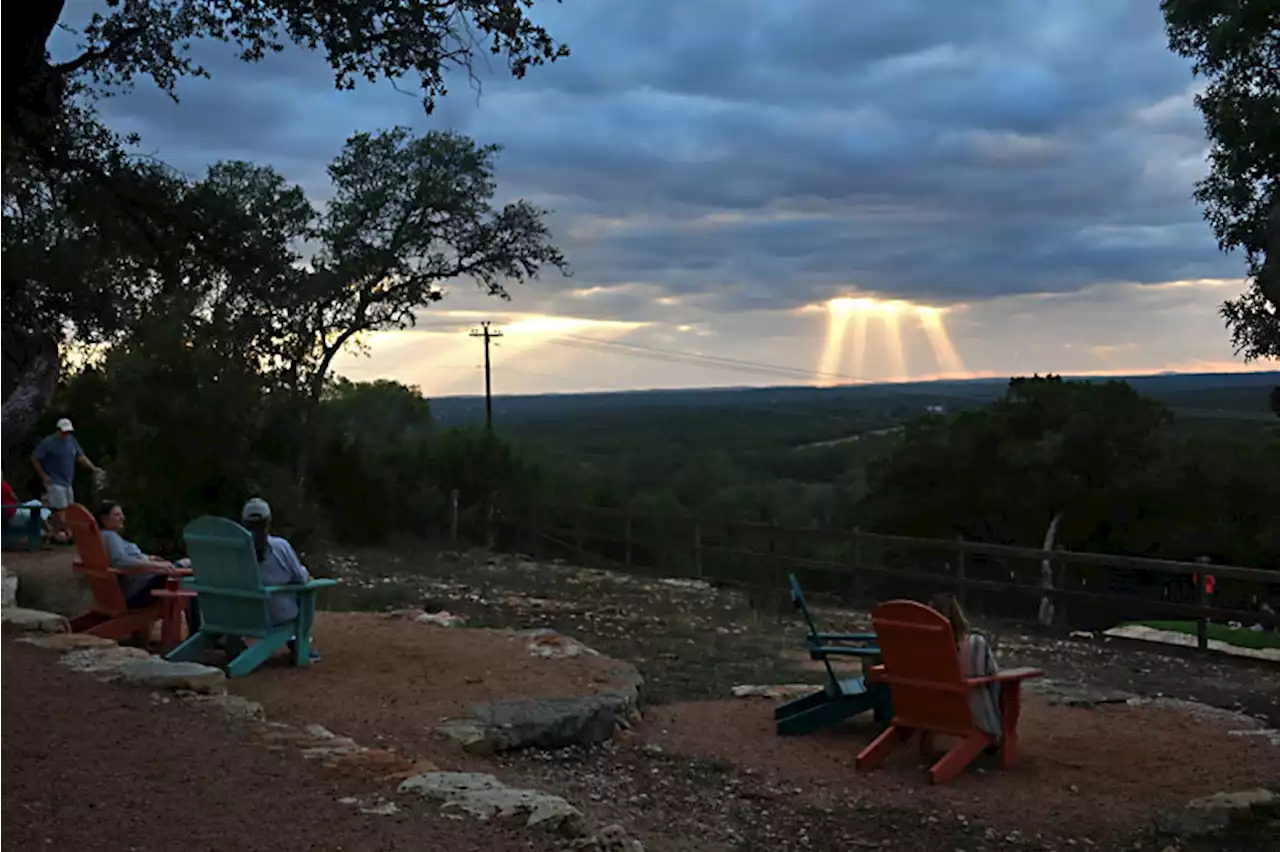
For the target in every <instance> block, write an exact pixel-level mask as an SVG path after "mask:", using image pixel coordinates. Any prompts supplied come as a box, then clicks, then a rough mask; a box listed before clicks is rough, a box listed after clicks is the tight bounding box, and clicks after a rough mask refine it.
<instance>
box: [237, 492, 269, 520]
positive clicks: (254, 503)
mask: <svg viewBox="0 0 1280 852" xmlns="http://www.w3.org/2000/svg"><path fill="white" fill-rule="evenodd" d="M240 519H241V520H243V521H269V520H271V506H270V505H269V504H268V503H267V501H266V500H263V499H262V498H261V497H254V498H253V499H252V500H250V501H249V502H248V503H245V504H244V508H243V509H241V510H240Z"/></svg>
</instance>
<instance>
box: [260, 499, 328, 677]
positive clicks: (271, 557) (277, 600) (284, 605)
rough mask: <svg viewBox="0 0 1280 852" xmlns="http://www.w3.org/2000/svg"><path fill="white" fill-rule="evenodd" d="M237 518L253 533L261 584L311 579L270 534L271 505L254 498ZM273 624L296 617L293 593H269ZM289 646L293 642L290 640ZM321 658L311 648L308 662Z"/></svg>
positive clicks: (295, 556) (289, 549) (286, 547)
mask: <svg viewBox="0 0 1280 852" xmlns="http://www.w3.org/2000/svg"><path fill="white" fill-rule="evenodd" d="M240 521H241V523H243V524H244V526H245V529H247V530H248V531H249V533H250V534H251V535H252V536H253V550H254V553H255V555H257V557H258V573H259V574H260V575H261V577H262V585H264V586H287V585H291V584H295V583H296V584H298V585H301V584H303V583H306V582H309V581H310V580H311V575H310V574H309V573H307V569H306V568H305V567H304V566H303V564H302V561H301V560H300V559H298V554H297V552H296V551H295V550H294V549H293V545H291V544H289V542H288V541H286V540H285V539H283V538H281V537H280V536H278V535H271V506H270V504H268V503H267V501H266V500H263V499H262V498H261V497H254V498H253V499H251V500H249V501H248V502H247V503H245V504H244V508H243V509H241V510H240ZM267 611H268V612H269V613H270V615H271V623H272V624H273V625H279V624H287V623H289V622H290V621H293V620H294V619H296V618H297V617H298V596H297V595H296V594H281V595H272V596H271V600H270V601H269V602H268V603H267ZM289 645H290V647H292V646H293V642H290V643H289ZM321 659H323V656H322V655H321V654H320V652H319V651H316V650H314V649H313V650H312V651H311V661H312V662H318V661H319V660H321Z"/></svg>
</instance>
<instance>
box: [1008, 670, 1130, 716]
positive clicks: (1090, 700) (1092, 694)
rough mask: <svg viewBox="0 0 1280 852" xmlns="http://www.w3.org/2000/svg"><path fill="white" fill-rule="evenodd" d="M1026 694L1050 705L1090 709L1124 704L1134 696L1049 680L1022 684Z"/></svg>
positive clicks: (1080, 684) (1116, 691) (1111, 690)
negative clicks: (1044, 700)
mask: <svg viewBox="0 0 1280 852" xmlns="http://www.w3.org/2000/svg"><path fill="white" fill-rule="evenodd" d="M1022 688H1023V689H1025V690H1026V691H1027V692H1032V693H1036V694H1037V695H1043V696H1044V697H1045V698H1046V699H1047V700H1048V702H1049V704H1050V705H1054V706H1056V705H1065V706H1067V707H1084V708H1089V709H1092V708H1094V707H1097V706H1098V705H1099V704H1124V703H1126V702H1128V701H1130V700H1131V699H1133V698H1135V697H1136V696H1135V695H1134V694H1133V693H1132V692H1122V691H1120V690H1118V689H1100V688H1098V687H1094V686H1086V685H1085V684H1082V683H1069V682H1066V681H1060V680H1052V679H1051V678H1047V677H1046V678H1035V679H1034V680H1030V681H1027V682H1026V683H1025V684H1023V687H1022Z"/></svg>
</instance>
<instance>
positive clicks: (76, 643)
mask: <svg viewBox="0 0 1280 852" xmlns="http://www.w3.org/2000/svg"><path fill="white" fill-rule="evenodd" d="M18 641H19V642H21V643H22V644H24V645H35V646H36V647H37V648H47V649H49V650H51V651H75V650H77V649H80V648H114V647H115V646H116V643H115V642H113V641H112V640H110V639H103V638H102V637H101V636H90V635H89V634H88V633H52V634H49V635H48V636H23V637H22V638H21V639H19V640H18Z"/></svg>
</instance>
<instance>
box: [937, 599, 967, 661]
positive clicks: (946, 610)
mask: <svg viewBox="0 0 1280 852" xmlns="http://www.w3.org/2000/svg"><path fill="white" fill-rule="evenodd" d="M929 606H931V607H932V608H933V609H936V610H937V611H938V612H940V613H942V614H943V615H945V616H946V617H947V621H950V622H951V635H952V636H953V637H955V640H956V647H957V648H958V647H960V643H961V642H963V641H964V637H966V636H968V635H969V619H967V618H965V615H964V610H963V609H961V607H960V601H958V600H956V596H955V595H934V596H933V597H931V598H930V599H929Z"/></svg>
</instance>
